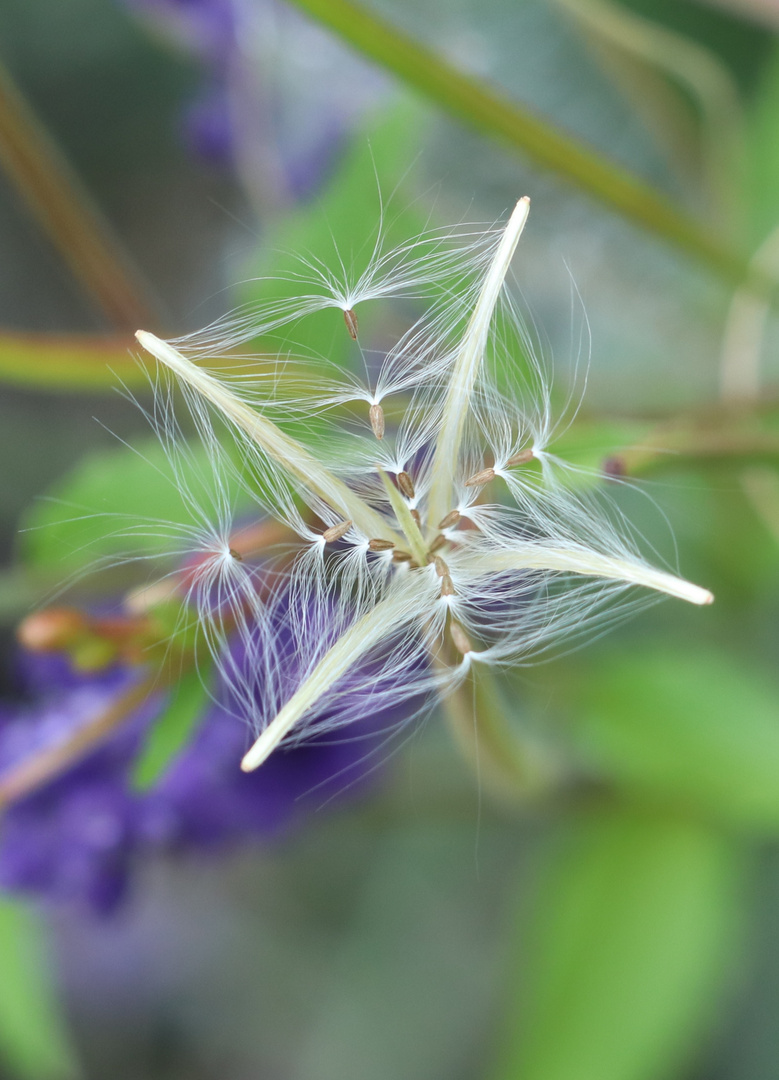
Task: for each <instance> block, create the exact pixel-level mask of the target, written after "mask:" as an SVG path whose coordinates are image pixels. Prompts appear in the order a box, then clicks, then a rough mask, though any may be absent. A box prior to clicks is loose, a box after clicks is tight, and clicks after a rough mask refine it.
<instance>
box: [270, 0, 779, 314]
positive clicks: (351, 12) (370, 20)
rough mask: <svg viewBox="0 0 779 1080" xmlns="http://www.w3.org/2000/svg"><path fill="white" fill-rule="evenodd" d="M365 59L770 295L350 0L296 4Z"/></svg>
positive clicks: (705, 242)
mask: <svg viewBox="0 0 779 1080" xmlns="http://www.w3.org/2000/svg"><path fill="white" fill-rule="evenodd" d="M291 3H293V4H294V5H295V6H296V7H298V8H300V9H301V10H303V11H305V12H306V13H307V14H309V15H311V16H312V17H314V18H315V19H317V20H319V21H320V22H322V23H323V24H324V25H326V26H327V27H329V28H330V29H331V30H333V31H335V32H336V33H337V34H338V35H339V36H340V37H342V38H343V39H344V40H345V41H347V42H349V44H351V45H353V46H354V47H355V48H356V49H358V50H359V51H360V52H362V53H363V54H364V55H366V56H368V57H370V58H371V59H372V60H375V61H376V62H377V63H379V64H381V65H382V66H383V67H385V68H387V69H388V70H389V71H391V72H392V73H393V74H395V75H397V76H398V77H399V78H400V79H402V80H403V81H404V82H405V83H407V84H408V85H410V86H413V87H414V88H415V89H416V90H419V91H420V92H421V93H423V94H425V95H426V96H427V97H429V98H431V99H432V100H433V101H435V102H436V103H437V104H438V105H440V106H442V107H443V108H444V109H446V110H447V111H448V112H450V113H453V114H454V115H455V116H456V117H457V118H458V119H459V120H461V121H462V122H463V123H466V124H468V125H470V126H471V127H475V128H476V129H477V131H479V132H480V133H482V134H489V135H492V136H494V137H496V138H498V139H500V140H501V141H502V142H504V143H508V144H509V145H510V146H511V147H512V148H513V149H515V150H522V151H524V152H525V153H527V154H529V155H530V157H531V158H533V160H534V161H536V162H537V163H538V164H539V165H542V166H544V167H545V168H548V169H551V170H553V171H554V172H556V173H558V174H560V175H561V176H563V177H565V178H566V179H568V180H570V181H572V182H573V183H574V184H576V185H577V186H578V187H580V188H582V189H583V190H584V191H586V192H588V194H590V195H592V196H594V197H595V198H597V199H599V200H600V201H601V202H603V203H605V204H606V205H607V206H609V207H611V208H612V209H613V210H616V211H618V212H619V213H621V214H622V215H623V216H624V217H626V218H628V219H630V220H631V221H633V222H635V223H636V224H638V225H641V226H642V227H643V228H645V229H647V230H648V231H649V232H651V233H652V234H654V235H656V236H660V237H662V238H663V239H665V240H666V241H668V242H670V243H671V244H673V245H674V246H675V247H677V248H681V249H682V250H683V251H686V252H687V253H688V254H691V255H694V256H695V257H696V258H698V259H699V260H700V261H701V262H703V263H705V264H706V265H707V266H709V267H710V268H711V269H713V270H715V271H716V272H717V273H718V274H720V275H721V276H722V277H724V278H726V279H727V280H728V281H730V282H731V283H739V284H740V283H743V282H744V281H747V280H748V281H750V283H751V285H752V287H753V288H755V289H757V290H761V291H763V292H768V293H770V294H773V293H774V292H776V291H777V287H778V286H779V283H777V282H776V281H775V280H774V279H773V278H772V277H769V276H768V275H766V274H765V273H763V272H762V271H761V270H760V269H759V268H752V269H751V270H750V268H749V266H748V263H747V260H746V259H745V258H744V257H743V256H742V255H741V254H740V253H738V252H734V251H732V250H730V248H729V247H728V246H727V245H725V244H723V243H722V241H721V239H720V238H719V236H718V235H717V234H716V232H714V231H712V230H711V229H706V228H704V227H703V226H701V225H699V224H698V222H696V221H695V220H694V219H692V218H690V217H688V216H687V215H686V214H684V213H682V212H681V211H679V210H677V209H676V207H674V205H673V204H672V203H671V202H669V201H668V200H667V199H665V198H663V196H661V195H659V194H658V193H657V192H655V191H654V190H653V189H652V188H651V187H649V185H647V184H644V183H643V182H642V181H641V180H639V179H637V178H636V177H634V176H632V175H631V174H630V173H629V172H627V171H626V170H624V169H622V168H620V167H619V166H618V165H615V164H614V163H612V162H610V161H608V160H607V159H605V158H604V157H602V156H601V155H600V154H598V153H597V152H595V151H593V150H591V149H590V148H589V147H587V146H585V145H584V144H583V143H581V142H579V140H578V139H575V138H572V137H571V136H569V135H564V134H561V133H560V132H559V131H557V130H556V129H555V128H553V127H552V126H551V125H549V124H547V123H545V122H544V121H543V120H540V119H539V118H538V117H536V116H534V115H533V113H531V112H530V111H529V110H527V109H524V108H522V107H520V106H518V105H516V104H514V103H513V102H511V101H509V100H508V99H507V98H506V97H504V96H503V95H502V94H500V93H499V92H496V91H495V90H493V89H492V88H491V87H490V86H488V85H487V84H486V83H484V82H482V81H480V80H478V79H474V78H473V77H471V76H469V75H466V74H464V73H463V72H461V71H459V70H458V69H457V68H456V67H454V65H452V64H450V63H449V62H448V61H446V60H444V59H442V58H441V57H439V56H437V55H436V54H435V53H434V52H432V51H431V50H430V49H428V48H426V47H425V46H423V45H420V44H418V42H416V41H415V40H413V39H412V38H411V37H409V36H408V35H406V34H404V33H403V32H401V31H399V30H396V29H395V28H394V27H393V26H391V25H390V24H389V23H387V22H385V21H384V20H383V19H381V18H379V17H378V16H376V15H374V14H372V13H371V12H369V11H367V10H366V9H365V8H364V7H363V6H361V5H359V4H356V3H353V2H351V0H291Z"/></svg>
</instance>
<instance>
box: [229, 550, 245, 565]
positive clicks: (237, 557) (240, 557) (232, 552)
mask: <svg viewBox="0 0 779 1080" xmlns="http://www.w3.org/2000/svg"><path fill="white" fill-rule="evenodd" d="M230 557H231V558H233V559H235V561H236V562H243V555H242V554H241V553H240V551H236V550H235V548H230Z"/></svg>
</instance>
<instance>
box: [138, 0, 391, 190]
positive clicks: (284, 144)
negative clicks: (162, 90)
mask: <svg viewBox="0 0 779 1080" xmlns="http://www.w3.org/2000/svg"><path fill="white" fill-rule="evenodd" d="M124 3H125V4H126V5H127V6H128V7H129V8H130V9H131V10H133V11H134V12H135V13H136V14H138V15H140V16H142V17H143V18H144V20H145V21H147V22H148V23H149V24H150V25H152V26H154V28H155V29H156V30H157V31H158V32H161V33H162V34H163V36H164V37H166V38H167V39H168V40H170V41H171V42H172V43H173V44H175V45H176V46H177V47H178V48H182V49H184V50H185V51H187V52H188V53H190V54H191V55H193V56H194V57H196V58H197V60H198V61H199V62H200V63H201V64H202V66H203V68H204V72H205V77H204V86H203V88H202V90H201V91H200V93H199V94H198V95H197V97H196V98H195V100H194V101H193V102H191V103H190V104H189V105H188V107H187V109H186V112H185V115H184V118H183V122H182V129H183V135H184V140H185V142H186V143H187V145H188V146H189V148H190V149H191V150H192V151H193V152H194V153H195V154H197V155H198V156H199V157H201V158H203V159H204V160H206V161H207V162H209V163H210V164H223V165H235V166H238V167H239V169H240V173H241V176H242V178H243V179H244V181H246V182H248V183H249V185H250V186H252V187H257V188H258V191H257V192H256V193H255V194H257V195H258V196H259V197H261V199H262V200H263V201H265V200H267V199H268V198H269V197H271V198H275V199H277V200H279V201H281V202H285V201H287V200H289V199H290V198H301V197H306V196H308V195H310V194H311V193H312V192H313V191H315V190H316V188H317V186H318V185H319V183H320V182H321V179H322V177H323V175H324V174H325V173H326V171H327V169H328V168H329V166H330V164H331V162H332V161H333V159H334V158H335V157H336V155H337V154H338V152H339V150H340V149H341V147H342V146H343V144H344V142H345V140H346V138H347V137H348V134H349V132H350V131H351V130H352V129H353V128H354V126H355V124H357V123H359V121H360V120H361V118H362V117H363V116H364V115H365V114H366V113H367V112H368V111H369V110H370V109H372V108H374V107H375V106H376V105H377V104H378V103H379V102H381V101H382V100H383V99H384V98H385V96H386V93H387V87H388V83H387V81H386V79H385V78H384V77H383V76H382V75H381V74H379V73H378V72H377V71H376V70H375V69H374V68H373V67H372V66H371V65H369V64H367V63H365V62H364V61H362V60H360V59H359V58H358V57H355V56H354V55H352V54H351V53H350V52H349V50H347V49H345V48H344V47H343V46H342V45H341V44H340V43H339V42H337V41H336V40H335V39H334V38H333V37H332V35H331V34H329V33H328V32H327V31H325V30H323V29H322V28H320V27H318V26H316V25H314V24H313V23H312V22H311V21H310V20H308V19H306V18H305V17H304V16H302V15H301V14H299V13H298V12H296V11H293V10H291V9H290V8H289V7H287V6H286V5H284V4H278V3H275V2H273V0H255V2H253V3H252V4H249V5H247V4H242V3H238V2H236V0H124Z"/></svg>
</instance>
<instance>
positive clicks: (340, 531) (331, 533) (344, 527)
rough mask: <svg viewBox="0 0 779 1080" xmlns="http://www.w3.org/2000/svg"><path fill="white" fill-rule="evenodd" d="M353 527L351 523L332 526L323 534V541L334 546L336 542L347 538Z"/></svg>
mask: <svg viewBox="0 0 779 1080" xmlns="http://www.w3.org/2000/svg"><path fill="white" fill-rule="evenodd" d="M351 527H352V523H351V521H339V522H338V524H337V525H331V526H330V528H329V529H325V531H324V532H323V533H322V539H323V540H324V541H325V543H326V544H332V543H334V542H335V541H336V540H340V539H341V537H342V536H346V534H347V533H348V532H349V530H350V529H351Z"/></svg>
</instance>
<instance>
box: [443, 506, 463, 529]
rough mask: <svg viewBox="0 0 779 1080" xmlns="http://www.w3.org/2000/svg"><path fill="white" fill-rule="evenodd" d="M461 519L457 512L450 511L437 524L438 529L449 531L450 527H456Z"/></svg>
mask: <svg viewBox="0 0 779 1080" xmlns="http://www.w3.org/2000/svg"><path fill="white" fill-rule="evenodd" d="M461 517H462V514H461V513H460V511H459V510H450V511H449V513H448V514H447V515H446V517H443V518H441V520H440V521H439V522H438V528H439V529H451V527H452V525H456V524H457V522H458V521H459V520H460V518H461Z"/></svg>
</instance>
